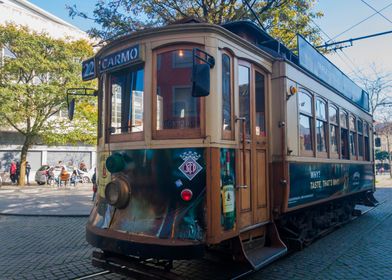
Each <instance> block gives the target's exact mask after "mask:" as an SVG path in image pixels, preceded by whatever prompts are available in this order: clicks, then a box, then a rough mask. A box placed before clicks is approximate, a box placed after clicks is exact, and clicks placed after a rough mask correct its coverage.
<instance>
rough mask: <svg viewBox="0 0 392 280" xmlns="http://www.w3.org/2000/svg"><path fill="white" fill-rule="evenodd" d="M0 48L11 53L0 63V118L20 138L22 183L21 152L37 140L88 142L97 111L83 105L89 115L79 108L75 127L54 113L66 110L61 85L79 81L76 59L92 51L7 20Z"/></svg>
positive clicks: (83, 44)
mask: <svg viewBox="0 0 392 280" xmlns="http://www.w3.org/2000/svg"><path fill="white" fill-rule="evenodd" d="M0 48H7V50H8V51H9V52H10V53H11V54H12V55H11V57H6V58H4V60H3V61H2V65H1V67H0V119H2V121H3V123H4V124H5V125H6V126H8V127H11V128H13V129H14V130H16V131H17V132H19V133H20V134H22V135H23V137H24V143H23V146H22V150H21V158H20V163H21V169H20V177H19V178H20V180H19V182H18V183H19V185H21V186H23V185H24V183H25V164H26V157H27V152H28V150H29V149H30V147H31V146H32V145H34V144H36V143H37V142H38V141H39V142H41V141H44V142H45V143H68V142H77V141H80V139H81V140H83V141H85V142H90V143H91V142H94V139H95V137H96V136H95V123H96V122H93V121H91V118H92V119H94V118H96V115H97V114H96V110H93V109H92V108H91V106H87V105H88V104H87V105H86V106H85V108H86V109H87V111H88V112H90V113H91V116H92V117H90V119H86V118H82V116H83V113H79V117H80V121H76V122H74V124H78V126H72V125H69V124H68V123H67V122H66V121H65V119H64V118H63V119H61V118H60V119H59V118H55V117H54V116H55V115H58V113H59V111H65V110H66V89H67V88H68V87H80V86H81V74H80V73H81V63H80V62H81V60H82V59H85V58H86V57H89V56H91V55H92V54H93V51H92V47H91V46H90V44H89V43H88V42H87V41H84V40H79V41H68V40H55V39H52V38H50V37H49V36H48V35H47V34H43V33H36V32H32V31H29V30H28V29H27V27H18V26H15V25H11V24H7V25H4V26H0ZM84 111H86V110H84ZM78 132H79V133H81V132H83V133H82V134H83V135H84V137H80V135H77V133H78ZM75 136H77V137H75Z"/></svg>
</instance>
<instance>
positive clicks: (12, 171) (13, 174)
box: [10, 161, 16, 184]
mask: <svg viewBox="0 0 392 280" xmlns="http://www.w3.org/2000/svg"><path fill="white" fill-rule="evenodd" d="M10 178H11V182H12V184H15V182H16V163H15V161H12V162H11V166H10Z"/></svg>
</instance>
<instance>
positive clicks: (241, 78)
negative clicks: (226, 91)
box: [238, 65, 250, 135]
mask: <svg viewBox="0 0 392 280" xmlns="http://www.w3.org/2000/svg"><path fill="white" fill-rule="evenodd" d="M238 70H239V71H238V87H239V96H240V100H239V102H240V112H241V116H240V117H244V118H245V119H246V121H245V124H246V135H250V69H249V68H248V67H246V66H243V65H240V66H239V69H238Z"/></svg>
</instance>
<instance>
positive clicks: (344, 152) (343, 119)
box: [340, 111, 349, 159]
mask: <svg viewBox="0 0 392 280" xmlns="http://www.w3.org/2000/svg"><path fill="white" fill-rule="evenodd" d="M347 123H348V115H347V113H346V112H344V111H340V127H341V130H340V147H341V156H342V158H343V159H349V146H348V126H347Z"/></svg>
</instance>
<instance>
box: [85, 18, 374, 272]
mask: <svg viewBox="0 0 392 280" xmlns="http://www.w3.org/2000/svg"><path fill="white" fill-rule="evenodd" d="M298 40H299V41H298V45H299V53H297V54H294V53H293V52H292V51H291V50H289V49H288V48H287V47H285V46H284V45H282V44H281V43H279V42H278V41H277V40H275V39H273V38H272V37H270V36H269V35H268V34H267V33H265V32H264V31H263V30H261V29H259V28H258V27H257V26H256V25H254V24H253V23H251V22H247V21H240V22H232V23H228V24H224V25H222V26H217V25H211V24H206V23H201V22H197V21H195V20H190V21H188V22H186V21H183V22H181V23H178V24H172V25H168V26H165V27H161V28H154V29H146V30H142V31H138V32H134V33H131V34H129V35H125V36H122V37H120V38H118V39H115V40H113V41H112V42H110V43H108V44H107V45H105V46H104V47H103V48H102V49H101V50H100V51H99V52H98V53H97V54H96V56H95V57H94V58H92V59H89V60H87V61H85V62H84V63H83V78H84V79H85V80H88V79H93V78H98V84H99V89H98V91H97V95H98V102H99V128H98V137H99V139H98V156H97V158H98V159H97V173H98V177H97V178H98V194H99V195H98V198H97V201H96V202H95V205H94V207H93V209H92V212H91V215H90V218H89V221H88V224H87V241H88V242H89V243H90V244H91V245H93V246H94V247H97V248H99V249H101V250H102V251H103V252H104V254H105V253H107V254H108V255H106V256H109V255H110V254H111V253H113V254H115V255H117V256H127V257H132V258H136V259H140V260H145V259H150V258H152V259H156V260H167V261H169V262H170V261H171V260H176V259H192V258H200V257H202V256H203V255H204V254H205V253H206V252H210V251H214V250H219V251H220V252H226V253H227V254H229V255H232V256H233V258H234V259H236V260H239V261H241V260H242V261H244V260H245V261H247V262H248V263H249V264H250V265H251V266H252V267H253V269H259V268H261V267H262V266H264V265H266V264H268V263H270V262H272V261H273V260H275V259H277V258H279V257H280V256H282V255H284V254H285V253H286V252H287V246H288V245H291V246H297V247H302V246H303V245H306V244H307V243H309V242H311V241H312V240H313V239H314V238H317V237H318V236H320V235H321V234H323V233H325V232H326V231H328V230H329V229H331V228H333V227H335V226H337V225H341V224H342V223H345V222H347V221H349V220H350V218H351V217H352V215H354V214H355V213H356V211H355V209H354V207H355V205H356V204H365V205H369V206H370V205H374V204H375V203H376V201H375V199H374V197H373V195H372V194H373V192H374V191H375V185H374V168H373V150H372V149H373V148H372V143H373V135H372V131H373V129H372V116H371V114H370V113H369V107H368V106H369V104H368V102H369V100H368V95H367V93H366V92H364V91H363V90H362V89H360V88H359V87H358V86H356V85H355V84H354V83H353V82H352V81H351V80H350V79H348V78H347V77H346V76H345V75H344V74H343V73H342V72H341V71H340V70H339V69H337V68H336V67H335V66H334V65H332V63H330V62H329V61H328V60H327V59H326V58H325V57H324V56H323V55H321V54H320V53H318V52H317V51H316V50H315V49H313V47H311V45H310V44H309V43H307V42H306V40H305V39H303V38H302V37H299V38H298ZM101 257H102V255H101Z"/></svg>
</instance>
